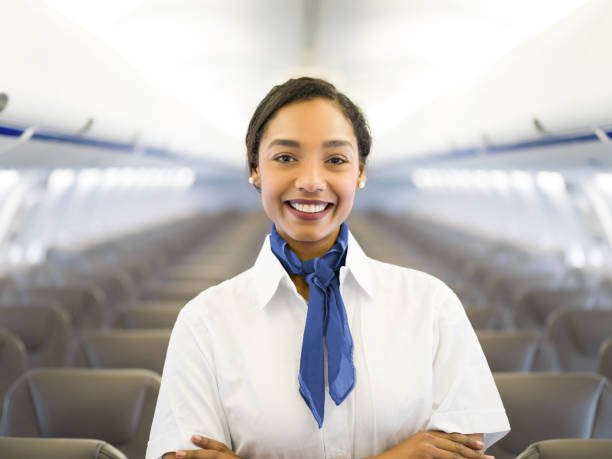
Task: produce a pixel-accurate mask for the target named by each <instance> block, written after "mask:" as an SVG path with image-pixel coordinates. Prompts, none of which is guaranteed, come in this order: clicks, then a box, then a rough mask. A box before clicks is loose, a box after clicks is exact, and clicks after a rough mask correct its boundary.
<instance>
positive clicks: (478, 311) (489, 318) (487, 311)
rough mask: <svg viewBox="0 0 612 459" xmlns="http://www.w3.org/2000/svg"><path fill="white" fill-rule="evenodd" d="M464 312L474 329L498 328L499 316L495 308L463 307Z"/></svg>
mask: <svg viewBox="0 0 612 459" xmlns="http://www.w3.org/2000/svg"><path fill="white" fill-rule="evenodd" d="M465 313H466V315H467V316H468V319H469V320H470V323H471V324H472V328H474V329H475V330H491V329H496V328H499V325H500V323H499V322H500V317H499V312H498V310H497V309H496V308H493V307H488V308H465Z"/></svg>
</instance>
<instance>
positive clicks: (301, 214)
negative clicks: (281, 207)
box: [284, 199, 333, 220]
mask: <svg viewBox="0 0 612 459" xmlns="http://www.w3.org/2000/svg"><path fill="white" fill-rule="evenodd" d="M290 202H295V203H299V204H326V207H325V209H323V210H322V211H321V212H317V213H314V214H311V213H307V212H300V211H299V210H297V209H294V208H293V207H291V204H290ZM284 204H285V206H286V207H287V209H288V210H289V212H291V213H292V214H293V215H295V216H296V217H297V218H299V219H300V220H320V219H322V218H324V217H325V216H326V215H327V214H328V213H329V212H330V211H331V208H332V207H333V204H332V203H331V202H326V201H317V200H312V199H290V200H287V201H285V202H284Z"/></svg>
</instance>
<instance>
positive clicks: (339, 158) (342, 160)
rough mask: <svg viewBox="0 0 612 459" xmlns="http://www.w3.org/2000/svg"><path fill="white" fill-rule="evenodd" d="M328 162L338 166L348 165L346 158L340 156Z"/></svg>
mask: <svg viewBox="0 0 612 459" xmlns="http://www.w3.org/2000/svg"><path fill="white" fill-rule="evenodd" d="M327 162H328V163H331V164H336V165H341V164H344V163H348V161H347V160H345V159H344V158H341V157H340V156H334V157H332V158H329V159H328V160H327Z"/></svg>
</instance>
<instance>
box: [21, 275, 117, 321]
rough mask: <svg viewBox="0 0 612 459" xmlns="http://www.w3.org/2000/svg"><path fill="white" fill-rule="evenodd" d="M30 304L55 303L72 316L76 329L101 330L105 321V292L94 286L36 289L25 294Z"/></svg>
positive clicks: (31, 289)
mask: <svg viewBox="0 0 612 459" xmlns="http://www.w3.org/2000/svg"><path fill="white" fill-rule="evenodd" d="M23 295H24V299H25V300H26V301H28V302H41V301H49V300H52V301H55V302H57V303H58V304H60V305H61V306H62V307H63V308H64V309H65V310H66V311H67V312H68V314H69V315H70V323H71V325H72V327H73V328H75V329H79V330H81V329H92V328H100V327H101V326H102V322H103V319H104V303H105V295H104V292H103V291H102V290H101V289H100V288H98V287H94V286H91V285H90V286H65V287H50V286H48V287H35V288H29V289H28V290H27V291H25V292H24V294H23Z"/></svg>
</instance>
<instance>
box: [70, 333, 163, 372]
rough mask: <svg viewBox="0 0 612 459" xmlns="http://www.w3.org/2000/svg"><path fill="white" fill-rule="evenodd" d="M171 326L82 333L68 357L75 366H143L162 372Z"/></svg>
mask: <svg viewBox="0 0 612 459" xmlns="http://www.w3.org/2000/svg"><path fill="white" fill-rule="evenodd" d="M170 333H171V330H170V329H167V330H165V329H159V330H105V331H90V332H83V333H81V335H80V337H79V339H78V340H77V344H76V345H75V347H74V349H73V352H72V353H71V356H70V359H69V365H70V366H72V367H91V368H144V369H147V370H151V371H154V372H156V373H158V374H160V375H161V373H162V370H163V368H164V362H165V359H166V350H167V348H168V342H169V341H170Z"/></svg>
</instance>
